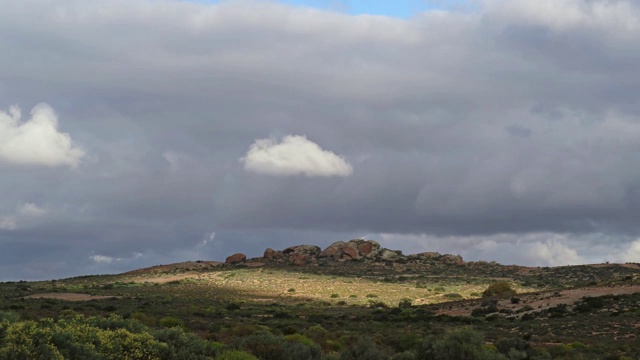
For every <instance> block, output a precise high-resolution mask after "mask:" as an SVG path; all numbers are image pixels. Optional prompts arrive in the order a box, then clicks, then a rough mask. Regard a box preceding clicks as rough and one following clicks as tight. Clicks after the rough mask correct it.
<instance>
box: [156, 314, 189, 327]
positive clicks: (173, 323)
mask: <svg viewBox="0 0 640 360" xmlns="http://www.w3.org/2000/svg"><path fill="white" fill-rule="evenodd" d="M160 326H162V327H165V328H172V327H182V326H184V324H183V323H182V320H180V319H176V318H174V317H171V316H167V317H165V318H162V319H160Z"/></svg>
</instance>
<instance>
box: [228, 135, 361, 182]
mask: <svg viewBox="0 0 640 360" xmlns="http://www.w3.org/2000/svg"><path fill="white" fill-rule="evenodd" d="M240 161H241V162H242V163H243V164H244V169H245V170H246V171H250V172H254V173H257V174H265V175H273V176H293V175H305V176H308V177H315V176H321V177H330V176H349V175H351V174H352V173H353V167H352V166H351V165H350V164H349V163H348V162H347V161H346V160H345V159H344V158H343V157H341V156H338V155H336V154H335V153H333V152H331V151H327V150H323V149H322V148H321V147H320V146H318V144H316V143H314V142H313V141H310V140H308V139H307V138H306V137H305V136H297V135H289V136H285V137H284V139H282V142H277V141H276V140H275V139H259V140H256V141H255V142H254V143H253V144H252V145H251V147H250V148H249V151H248V152H247V155H246V156H245V157H243V158H242V159H240Z"/></svg>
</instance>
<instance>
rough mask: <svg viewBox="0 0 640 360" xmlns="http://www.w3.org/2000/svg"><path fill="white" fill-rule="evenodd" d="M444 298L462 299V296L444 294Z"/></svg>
mask: <svg viewBox="0 0 640 360" xmlns="http://www.w3.org/2000/svg"><path fill="white" fill-rule="evenodd" d="M442 296H443V297H444V298H447V299H462V295H460V294H457V293H450V294H444V295H442Z"/></svg>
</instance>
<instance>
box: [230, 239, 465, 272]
mask: <svg viewBox="0 0 640 360" xmlns="http://www.w3.org/2000/svg"><path fill="white" fill-rule="evenodd" d="M251 261H253V262H255V263H259V264H262V263H277V264H290V265H296V266H307V265H325V264H329V263H332V262H351V261H358V262H379V263H380V262H384V263H386V265H389V263H393V265H394V266H395V265H397V264H407V263H424V264H426V265H427V266H433V265H434V264H441V265H444V266H451V265H453V266H462V265H465V262H464V261H463V260H462V257H461V256H460V255H450V254H444V255H443V254H440V253H437V252H424V253H420V254H415V255H407V256H405V255H403V254H402V251H400V250H390V249H385V248H383V247H381V246H380V244H379V243H377V242H375V241H373V240H364V239H354V240H349V241H336V242H334V243H333V244H331V245H329V246H328V247H327V248H326V249H324V250H321V249H320V248H319V247H318V246H315V245H296V246H290V247H288V248H286V249H284V250H274V249H272V248H268V249H266V250H265V251H264V254H263V256H262V258H256V259H251ZM226 263H227V264H238V263H245V264H246V256H245V255H244V254H240V253H238V254H233V255H231V256H229V257H228V258H227V261H226Z"/></svg>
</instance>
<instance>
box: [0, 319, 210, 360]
mask: <svg viewBox="0 0 640 360" xmlns="http://www.w3.org/2000/svg"><path fill="white" fill-rule="evenodd" d="M0 344H2V346H1V347H0V359H2V360H9V359H71V360H74V359H78V360H80V359H104V360H111V359H113V360H115V359H131V360H136V359H140V360H142V359H144V360H152V359H169V360H177V359H197V360H204V359H210V358H211V357H213V356H215V355H217V348H216V347H215V346H214V345H213V343H210V342H207V341H205V340H203V339H201V338H199V337H197V336H196V335H194V334H189V333H185V332H184V331H183V330H182V329H180V328H172V329H165V330H153V329H150V328H147V327H146V326H144V325H142V324H140V323H139V322H137V321H135V320H126V319H123V318H122V317H120V316H116V315H114V316H110V317H108V318H101V317H89V318H86V317H84V316H81V315H73V314H67V315H66V316H65V317H63V318H60V319H59V320H58V321H54V320H53V319H50V318H45V319H42V320H40V321H37V322H36V321H16V322H13V323H10V322H9V321H6V320H3V321H0Z"/></svg>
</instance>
